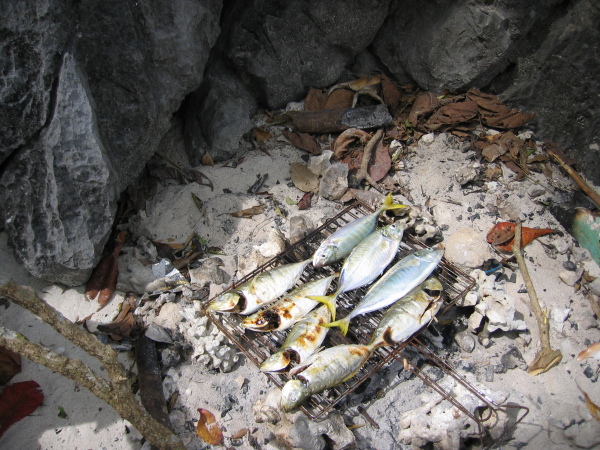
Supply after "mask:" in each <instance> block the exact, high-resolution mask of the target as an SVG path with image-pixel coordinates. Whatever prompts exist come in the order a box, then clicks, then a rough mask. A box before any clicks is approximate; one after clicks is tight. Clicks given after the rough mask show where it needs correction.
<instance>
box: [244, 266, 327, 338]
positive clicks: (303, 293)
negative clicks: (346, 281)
mask: <svg viewBox="0 0 600 450" xmlns="http://www.w3.org/2000/svg"><path fill="white" fill-rule="evenodd" d="M338 276H339V274H338V273H336V274H334V275H331V276H328V277H325V278H319V279H317V280H314V281H309V282H308V283H305V284H303V285H301V286H299V287H297V288H296V289H294V290H293V291H292V292H290V293H289V294H286V295H284V296H283V298H281V299H280V300H277V301H276V302H275V303H274V304H273V305H272V306H270V307H268V308H267V309H264V310H262V311H258V312H256V313H254V314H252V315H251V316H248V317H246V318H245V319H244V320H242V323H241V325H242V327H244V328H247V329H249V330H253V331H263V332H266V331H283V330H287V329H288V328H290V327H291V326H292V325H294V324H295V323H296V322H298V321H299V320H300V319H302V318H303V317H304V316H305V315H306V314H308V313H309V312H310V311H311V310H312V309H313V308H314V307H315V306H317V305H318V304H319V302H317V301H316V300H312V299H311V298H310V297H311V296H321V295H324V294H325V293H326V292H327V289H328V288H329V285H330V284H331V282H332V281H333V279H334V278H337V277H338Z"/></svg>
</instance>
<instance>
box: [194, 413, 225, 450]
mask: <svg viewBox="0 0 600 450" xmlns="http://www.w3.org/2000/svg"><path fill="white" fill-rule="evenodd" d="M198 412H199V413H200V417H199V418H198V425H197V426H196V433H197V434H198V437H200V438H201V439H202V440H203V441H204V442H206V443H207V444H211V445H221V444H222V443H223V433H222V432H221V428H220V427H219V424H218V423H217V421H216V420H215V416H214V414H213V413H211V412H210V411H209V410H207V409H203V408H198Z"/></svg>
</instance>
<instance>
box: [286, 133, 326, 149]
mask: <svg viewBox="0 0 600 450" xmlns="http://www.w3.org/2000/svg"><path fill="white" fill-rule="evenodd" d="M283 135H284V136H285V137H286V138H287V139H288V140H289V141H290V142H291V143H292V145H293V146H294V147H296V148H299V149H300V150H306V151H307V152H308V153H310V154H312V155H320V154H321V153H322V150H321V146H320V145H319V143H318V142H317V141H316V140H315V138H314V137H312V136H311V135H310V134H308V133H295V132H293V131H289V130H283Z"/></svg>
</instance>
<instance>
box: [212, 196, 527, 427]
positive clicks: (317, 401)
mask: <svg viewBox="0 0 600 450" xmlns="http://www.w3.org/2000/svg"><path fill="white" fill-rule="evenodd" d="M372 212H373V210H372V209H371V208H370V207H368V206H367V205H365V204H363V203H361V202H355V203H354V204H352V205H350V206H349V207H347V208H345V209H344V210H343V211H341V212H340V213H339V214H337V215H336V216H335V217H333V218H331V219H329V220H327V221H326V222H325V223H324V224H323V225H322V226H321V227H319V228H318V229H316V230H315V231H314V232H312V233H310V234H309V235H308V236H306V237H305V238H304V239H302V240H301V241H299V242H297V243H296V244H295V245H293V246H292V247H290V248H289V249H288V250H286V251H284V252H282V253H281V254H279V255H278V256H276V257H275V258H273V259H272V260H270V261H268V262H267V263H266V264H264V265H262V266H261V267H259V268H258V269H256V270H255V271H253V272H252V273H250V274H248V275H247V276H246V277H244V278H243V279H241V280H239V281H238V282H237V283H236V284H234V285H232V286H231V287H230V288H229V289H233V288H235V287H237V286H239V285H241V284H243V283H245V282H247V281H249V280H250V279H252V278H253V277H255V276H256V275H258V274H260V273H262V272H264V271H265V270H269V269H271V268H273V267H277V266H280V265H282V264H287V263H291V262H298V261H302V260H306V259H308V258H311V257H312V255H313V253H314V252H315V250H316V249H317V248H318V246H319V245H320V243H321V242H322V241H323V240H324V239H325V238H326V237H327V236H329V235H331V234H332V233H333V232H334V231H335V230H336V229H338V228H339V227H342V226H344V225H345V224H347V223H349V222H351V221H353V220H356V219H358V218H360V217H362V216H364V215H367V214H371V213H372ZM380 221H381V222H382V223H389V222H391V219H390V218H388V217H386V216H385V215H384V214H382V215H381V216H380ZM422 247H425V245H424V244H422V243H421V242H420V241H418V240H417V239H416V238H415V237H414V236H412V235H410V234H405V235H404V238H403V239H402V242H401V244H400V249H399V251H398V254H397V255H396V258H395V260H394V261H393V262H392V263H391V264H390V267H391V265H393V264H394V263H396V262H397V261H398V260H400V259H401V258H403V257H404V256H406V255H407V254H409V253H411V252H413V251H415V250H417V249H419V248H422ZM341 266H342V263H341V262H338V263H336V264H333V265H331V266H327V267H323V268H319V269H315V268H314V267H312V265H309V266H308V267H307V268H306V269H305V271H304V273H303V274H302V276H301V279H300V281H299V284H301V283H305V282H308V281H312V280H315V279H317V278H321V277H324V276H328V275H332V274H334V273H335V272H337V271H339V270H341ZM434 275H436V276H437V277H438V278H439V279H440V281H441V282H442V284H443V286H444V306H443V307H442V309H441V311H440V313H442V312H443V311H446V310H447V309H448V308H450V307H451V306H453V305H454V304H455V303H456V302H458V301H459V300H460V299H461V298H463V297H464V296H465V295H466V293H467V292H468V291H469V290H470V289H471V288H472V287H473V286H474V285H475V280H473V278H471V277H470V276H469V275H467V274H466V273H464V272H463V271H462V270H460V269H459V268H457V267H456V266H454V265H453V264H451V263H449V262H448V261H447V260H446V259H442V262H441V263H440V265H439V266H438V268H437V269H436V270H435V271H434ZM334 283H335V282H334ZM334 287H335V285H334V284H333V285H332V287H331V288H330V289H331V291H333V289H334ZM368 288H369V286H365V287H363V288H360V289H357V290H354V291H351V292H346V293H343V294H341V295H340V296H339V297H338V300H337V317H338V318H343V317H344V316H346V315H347V314H348V313H349V312H350V311H351V310H352V308H353V307H354V305H356V304H357V303H358V302H359V301H360V299H361V298H362V297H363V295H364V294H365V292H366V291H367V290H368ZM219 295H220V294H219ZM211 300H212V299H210V300H208V301H206V302H205V303H204V304H203V308H204V311H205V313H206V314H207V316H208V317H209V319H210V320H211V321H212V322H213V323H214V324H215V325H216V326H217V327H218V328H219V329H220V330H221V331H223V333H225V335H226V336H227V337H228V338H229V339H230V340H231V342H232V343H233V344H235V345H236V346H237V347H238V348H239V349H240V350H241V351H242V352H243V353H244V355H246V357H247V358H248V359H249V360H250V361H252V363H253V364H255V365H256V366H257V367H259V366H260V364H261V363H262V362H263V361H264V360H265V359H266V358H267V357H269V356H270V355H271V354H272V353H275V352H276V351H277V350H278V349H279V347H280V346H281V345H282V344H283V341H284V340H285V336H286V333H287V331H285V332H270V333H259V332H254V331H250V330H245V329H244V328H242V327H241V326H240V317H239V316H238V315H236V314H218V313H213V312H210V311H207V310H206V306H207V305H208V303H210V301H211ZM383 313H384V311H374V312H372V313H369V314H366V315H361V316H358V317H356V318H354V319H353V321H352V323H351V325H350V329H349V331H348V335H347V336H343V335H342V334H341V333H340V332H339V330H337V329H332V330H331V331H330V332H329V333H328V335H327V338H326V340H325V342H324V345H325V346H326V347H330V346H334V345H339V344H367V343H368V342H369V341H370V337H371V335H372V333H373V331H374V330H375V328H376V327H377V325H378V323H379V320H380V319H381V316H382V315H383ZM418 334H419V333H417V335H418ZM407 345H411V346H412V347H414V348H415V349H416V350H417V351H419V352H420V353H421V354H422V355H423V356H425V357H426V358H428V359H429V360H430V361H432V364H434V365H436V366H438V367H440V368H441V369H442V370H444V371H445V372H446V373H447V374H449V375H450V376H453V377H454V378H456V379H457V381H459V382H460V383H461V384H463V385H464V386H465V387H467V388H468V389H469V390H470V391H471V392H472V393H473V395H475V396H477V397H478V398H479V399H480V400H482V401H483V402H484V403H486V404H487V405H488V409H489V414H497V411H498V410H500V409H502V407H501V406H499V405H495V404H493V403H492V402H491V401H489V400H488V399H487V398H485V396H484V395H483V394H481V393H480V392H478V391H477V390H476V389H475V388H474V387H473V386H471V385H470V384H469V383H468V382H466V380H464V379H463V378H462V377H460V375H458V374H457V373H456V372H455V371H453V370H452V368H450V366H448V365H447V364H445V363H444V362H443V361H441V360H440V359H439V358H437V357H436V356H435V354H434V353H433V352H431V350H429V349H427V347H425V346H424V345H423V344H422V343H421V342H419V341H418V340H417V338H416V335H415V336H413V337H412V338H411V339H410V340H408V341H407V342H404V343H401V344H398V345H396V346H394V347H380V348H379V349H377V350H376V351H375V352H374V353H373V355H372V356H371V358H370V359H369V360H368V361H367V363H366V364H365V365H364V366H363V367H362V368H361V370H360V371H359V372H358V373H357V374H356V375H355V376H354V377H353V378H351V379H350V380H348V381H347V382H345V383H342V384H341V385H339V386H336V387H334V388H331V389H329V390H327V391H325V392H323V393H321V394H316V395H313V396H311V397H310V398H309V399H308V400H307V401H305V402H304V404H303V406H301V407H300V409H301V410H302V411H303V412H304V413H305V414H306V415H307V416H308V417H310V418H311V419H316V418H319V417H321V416H322V415H323V414H325V413H327V412H328V411H329V410H330V409H331V408H333V407H334V406H335V405H336V404H338V403H339V402H340V401H341V400H342V399H344V397H345V396H347V395H348V394H349V393H351V392H352V391H354V390H355V389H356V388H358V386H360V384H362V383H363V382H364V381H365V380H367V379H369V378H370V377H372V376H373V375H374V374H375V373H376V372H377V371H378V370H379V369H381V368H382V367H384V366H386V365H388V364H391V363H392V362H393V361H394V360H398V361H403V362H404V363H405V365H406V364H408V366H409V367H408V368H409V369H410V370H412V371H413V372H414V373H415V374H416V375H417V376H419V377H420V378H421V379H422V380H423V381H424V382H425V383H427V384H428V385H430V386H431V387H432V388H433V389H434V390H436V391H437V392H439V393H440V394H441V395H442V396H443V397H444V398H445V399H447V400H449V401H451V402H452V403H453V404H455V406H458V407H459V408H462V410H463V412H465V413H466V414H467V415H469V416H470V417H471V418H472V419H473V420H475V421H476V422H477V425H478V426H479V429H480V431H481V435H482V436H481V438H482V439H483V426H482V423H483V422H484V421H485V420H486V417H483V418H482V417H478V416H477V415H476V413H475V412H474V411H466V409H465V408H464V407H462V405H460V403H458V402H457V401H456V400H454V401H453V399H452V396H451V395H450V394H448V393H445V391H444V389H443V388H442V387H441V386H439V385H438V384H437V383H435V381H433V380H428V379H427V376H426V374H424V373H423V372H422V371H420V370H419V369H418V368H417V367H416V366H411V365H410V363H408V362H407V361H406V359H405V358H404V356H403V354H402V350H403V349H404V348H405V347H406V346H407ZM265 375H266V376H267V377H269V378H270V379H271V380H272V381H273V382H274V383H275V384H276V385H277V386H278V387H279V388H282V387H283V385H284V384H285V383H286V382H287V381H288V380H289V377H288V375H287V374H286V373H282V374H277V373H265ZM456 404H458V405H456ZM511 407H516V408H522V409H523V410H526V409H527V408H525V407H521V406H519V405H512V406H511ZM526 414H527V412H525V414H523V416H522V417H520V418H519V419H518V420H517V421H516V422H515V423H514V424H513V426H514V425H515V424H516V423H518V422H519V421H520V420H522V418H523V417H524V416H525V415H526Z"/></svg>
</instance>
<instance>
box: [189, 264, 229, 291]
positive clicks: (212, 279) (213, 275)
mask: <svg viewBox="0 0 600 450" xmlns="http://www.w3.org/2000/svg"><path fill="white" fill-rule="evenodd" d="M221 266H223V260H222V259H221V258H217V257H213V258H208V259H206V260H204V261H202V262H201V263H200V265H199V266H198V267H197V268H195V269H190V270H189V274H190V282H191V283H192V284H194V285H196V286H206V285H207V284H209V283H215V284H227V283H229V278H230V277H229V275H227V273H225V272H224V271H223V269H221Z"/></svg>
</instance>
